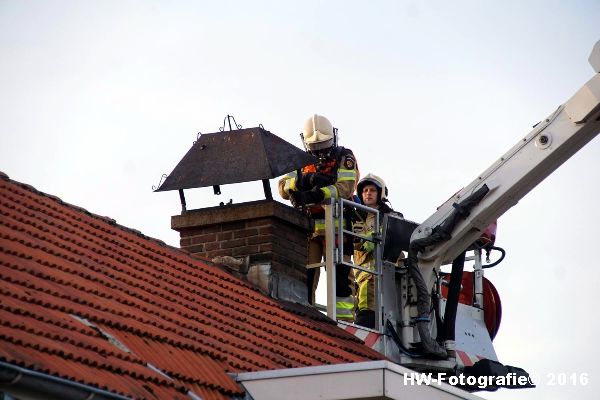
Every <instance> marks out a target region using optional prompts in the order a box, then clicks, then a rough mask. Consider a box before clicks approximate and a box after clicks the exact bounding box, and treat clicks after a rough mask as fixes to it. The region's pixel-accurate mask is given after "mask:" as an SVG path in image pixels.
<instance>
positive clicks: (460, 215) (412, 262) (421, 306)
mask: <svg viewBox="0 0 600 400" xmlns="http://www.w3.org/2000/svg"><path fill="white" fill-rule="evenodd" d="M488 192H489V188H488V187H487V185H483V186H482V187H480V188H479V189H477V190H476V191H475V192H474V193H472V194H471V195H470V196H468V197H467V198H465V199H464V200H463V201H462V202H460V203H454V204H453V205H452V206H453V207H454V210H453V211H452V212H451V213H450V215H449V216H448V217H447V218H446V219H445V220H444V221H443V222H442V223H441V224H440V225H437V226H436V227H434V228H433V230H432V233H431V234H430V235H429V236H427V237H424V238H420V239H416V240H413V241H411V242H410V245H409V246H408V257H407V263H408V272H409V273H410V276H411V278H412V279H413V282H414V284H415V287H416V288H417V318H416V319H415V320H416V323H417V328H418V330H419V336H420V337H421V342H422V344H423V349H424V350H425V352H426V353H428V354H430V355H432V356H434V357H437V358H447V357H448V353H447V352H446V350H445V349H444V348H443V347H441V346H440V345H439V343H437V342H436V341H435V340H433V339H432V338H431V332H430V330H429V321H430V320H429V314H430V310H429V291H428V290H427V284H426V283H425V279H423V275H422V274H421V270H420V269H419V259H418V255H419V253H420V252H422V251H424V250H425V249H426V248H427V247H428V246H433V245H435V244H438V243H440V242H444V241H446V240H448V239H450V238H451V237H452V236H451V233H452V231H453V230H454V226H455V225H456V223H457V222H458V221H459V219H465V218H467V217H468V216H469V213H470V211H471V209H472V208H473V207H475V205H477V204H478V203H479V202H480V201H481V199H483V198H484V197H485V195H486V194H487V193H488Z"/></svg>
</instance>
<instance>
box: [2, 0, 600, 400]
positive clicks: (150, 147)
mask: <svg viewBox="0 0 600 400" xmlns="http://www.w3.org/2000/svg"><path fill="white" fill-rule="evenodd" d="M599 21H600V2H598V1H597V0H589V1H584V0H579V1H568V2H567V1H552V0H548V1H451V2H450V1H389V2H385V1H368V2H367V1H361V2H358V1H293V2H292V1H288V2H284V1H271V2H263V1H260V2H259V1H210V2H209V1H204V2H202V1H193V2H192V1H190V2H184V1H177V2H172V1H169V2H167V1H96V2H91V1H73V2H69V1H6V0H0V170H1V171H3V172H5V173H7V174H8V175H9V176H10V177H11V178H12V179H15V180H18V181H21V182H26V183H28V184H31V185H33V186H35V187H36V188H37V189H39V190H42V191H44V192H47V193H51V194H54V195H56V196H59V197H61V198H62V199H63V200H64V201H67V202H69V203H72V204H76V205H79V206H82V207H84V208H86V209H88V210H90V211H91V212H94V213H97V214H101V215H107V216H110V217H112V218H114V219H116V220H117V222H118V223H120V224H122V225H125V226H129V227H132V228H135V229H139V230H141V231H142V232H144V233H145V234H147V235H149V236H152V237H155V238H159V239H162V240H164V241H165V242H167V243H169V244H172V245H175V246H178V234H177V233H176V232H174V231H172V230H171V229H170V217H171V216H172V215H175V214H178V213H179V212H180V204H179V198H178V195H177V193H176V192H166V193H153V192H152V186H153V185H157V184H158V183H159V180H160V177H161V175H162V174H165V173H166V174H168V173H169V172H171V170H172V169H173V168H174V166H175V165H176V164H177V163H178V162H179V160H180V159H181V158H182V157H183V155H184V154H185V153H186V152H187V150H188V149H189V148H190V147H191V145H192V142H193V141H194V140H195V139H196V134H197V132H203V133H209V132H215V131H218V128H219V127H220V126H222V124H223V118H224V117H225V115H227V114H233V115H234V116H235V118H236V120H237V122H238V123H239V124H242V125H243V126H244V127H252V126H257V125H258V124H263V125H264V127H265V128H266V129H268V130H270V131H271V132H273V133H275V134H277V135H279V136H281V137H282V138H284V139H286V140H288V141H289V142H291V143H293V144H295V145H297V146H301V144H300V139H299V136H298V133H299V132H300V130H301V128H302V125H303V122H304V120H305V119H306V118H307V117H308V116H310V115H311V114H313V113H320V114H323V115H325V116H327V117H328V118H329V119H330V120H331V121H332V122H333V123H334V125H335V126H337V127H338V128H339V130H340V143H341V144H342V145H343V146H346V147H349V148H351V149H352V150H353V151H354V153H355V154H356V157H357V159H358V163H359V167H360V170H361V173H362V174H363V175H366V174H367V173H368V172H373V173H375V174H377V175H380V176H382V177H383V178H384V179H385V180H386V181H387V184H388V187H389V190H390V196H389V197H390V199H391V201H392V204H393V206H394V208H395V209H397V210H399V211H402V212H403V213H404V215H405V216H406V217H407V218H409V219H412V220H415V221H422V220H425V219H426V218H427V217H428V216H429V215H430V214H432V213H433V212H434V211H435V209H436V207H437V206H438V205H440V204H441V203H443V202H444V201H445V200H446V199H447V198H448V197H449V196H450V195H452V194H453V193H454V192H456V191H457V190H458V189H460V188H461V187H463V186H464V185H466V184H468V183H469V182H470V181H471V180H472V179H474V178H475V177H476V176H477V174H479V173H480V172H482V171H483V170H485V169H486V168H487V167H488V166H489V165H490V164H492V163H493V162H494V161H495V160H497V159H498V158H499V157H500V156H501V155H502V154H504V153H505V152H506V151H507V150H508V149H509V148H511V147H512V146H513V145H514V144H515V143H516V142H517V141H519V140H520V139H521V138H522V137H524V135H526V134H527V133H528V132H529V131H530V130H531V127H532V126H533V125H534V124H535V123H537V122H538V121H540V120H541V119H543V118H545V117H546V116H547V115H549V114H550V113H551V112H553V111H554V110H555V109H556V107H558V106H559V105H560V104H562V103H564V102H565V101H566V100H567V99H568V98H569V97H570V96H571V95H572V94H573V93H575V91H576V90H578V89H579V88H580V87H581V86H582V85H583V84H584V83H585V82H586V81H587V80H588V79H589V78H591V77H592V75H593V73H594V72H593V70H592V68H591V67H590V65H589V64H588V62H587V58H588V56H589V53H590V51H591V49H592V46H593V45H594V43H595V42H596V41H597V40H600V22H599ZM235 167H236V168H244V165H238V166H235ZM599 183H600V139H598V138H596V139H595V140H593V141H592V142H591V143H590V144H589V145H587V146H586V147H585V148H584V149H582V150H581V151H580V152H579V153H577V154H576V155H575V156H574V157H573V158H572V159H570V160H569V161H567V162H566V163H565V164H564V165H563V166H562V167H561V168H560V169H558V170H557V171H556V172H555V173H554V174H552V175H551V176H550V177H549V178H548V179H546V180H545V181H544V182H543V183H542V184H540V185H539V186H538V187H537V188H535V189H534V190H533V191H532V192H531V193H530V194H529V195H528V196H526V197H525V198H524V199H522V200H521V201H520V202H519V204H517V205H516V206H515V207H514V208H512V209H511V210H509V211H508V212H507V213H506V214H505V215H504V216H503V217H502V218H501V219H500V220H499V227H498V240H497V245H499V246H501V247H503V248H505V249H506V251H507V253H508V254H507V257H506V261H504V262H503V263H502V264H501V265H500V266H498V267H497V268H495V269H492V270H489V271H486V276H487V277H488V278H489V279H490V280H491V281H492V282H493V283H494V285H495V286H496V288H497V289H498V291H499V293H500V296H501V299H502V303H503V315H502V324H501V326H500V331H499V333H498V336H497V338H496V340H495V348H496V352H497V354H498V357H499V359H500V361H501V362H503V363H505V364H509V365H515V366H519V367H522V368H524V369H526V370H527V371H529V372H530V373H532V374H535V375H537V376H539V377H540V380H539V381H540V385H539V387H538V388H536V389H529V390H521V391H509V390H506V389H505V390H500V391H499V392H497V393H493V394H483V396H484V397H487V398H490V399H564V398H569V397H570V398H577V399H597V398H598V393H600V363H599V362H598V357H599V356H600V350H598V349H599V347H598V344H597V338H598V334H599V331H600V322H599V319H598V310H597V306H598V304H599V302H598V298H597V295H598V292H599V291H600V290H599V289H600V278H599V276H600V275H599V271H600V262H599V261H598V255H597V252H596V250H597V249H598V240H599V239H600V235H599V234H598V225H599V223H600V211H599V209H598V204H599V203H600V189H599V188H598V187H599ZM271 184H272V187H273V190H274V192H276V185H275V182H272V183H271ZM222 192H223V194H222V195H221V196H214V195H213V194H212V190H211V189H210V188H205V189H196V190H189V191H187V198H188V208H190V209H193V208H200V207H207V206H213V205H217V204H218V203H219V202H220V201H225V202H227V201H229V199H233V201H234V202H236V203H237V202H241V201H247V200H256V199H261V198H262V197H263V192H262V185H261V184H260V183H259V182H253V183H247V184H242V185H230V186H223V187H222ZM276 197H277V198H278V196H276ZM561 373H564V374H567V377H568V380H567V382H566V383H565V384H564V385H560V384H559V383H560V382H559V379H555V380H554V382H553V381H552V374H554V376H555V378H558V375H559V374H561ZM573 374H575V375H573ZM581 374H588V378H589V382H588V383H587V385H585V386H584V385H582V384H581V380H580V378H581V377H582V375H581ZM573 378H575V382H573V381H572V379H573ZM552 383H554V384H555V385H551V384H552Z"/></svg>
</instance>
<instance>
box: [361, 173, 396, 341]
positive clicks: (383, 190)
mask: <svg viewBox="0 0 600 400" xmlns="http://www.w3.org/2000/svg"><path fill="white" fill-rule="evenodd" d="M356 193H357V195H358V197H359V198H360V200H361V202H362V204H364V205H366V206H367V207H371V208H375V209H378V210H379V226H382V223H383V217H384V216H385V214H387V213H394V214H395V215H399V216H402V214H401V213H397V212H395V211H394V210H393V209H392V208H391V207H390V206H388V205H387V204H386V202H387V195H388V189H387V186H386V185H385V182H384V181H383V179H381V178H380V177H378V176H377V175H373V174H368V175H367V176H365V177H364V178H362V179H361V180H360V182H359V183H358V185H357V188H356ZM374 227H375V214H373V213H367V212H365V211H362V210H356V212H355V218H354V222H353V224H352V230H353V231H354V232H355V233H359V234H361V235H365V236H371V235H373V233H374ZM373 249H374V244H373V242H369V241H367V240H360V239H358V240H356V241H355V243H354V264H356V265H359V266H361V267H363V268H368V269H373V270H374V269H375V256H374V254H373ZM402 257H403V254H402ZM356 284H357V285H358V295H357V311H356V318H355V323H356V324H357V325H361V326H364V327H367V328H372V329H373V328H375V293H374V292H375V281H374V276H373V274H370V273H368V272H364V271H359V272H358V274H357V275H356Z"/></svg>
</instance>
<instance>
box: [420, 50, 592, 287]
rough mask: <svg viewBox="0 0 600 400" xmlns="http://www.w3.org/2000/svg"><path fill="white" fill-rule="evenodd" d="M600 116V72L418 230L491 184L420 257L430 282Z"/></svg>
mask: <svg viewBox="0 0 600 400" xmlns="http://www.w3.org/2000/svg"><path fill="white" fill-rule="evenodd" d="M599 58H600V42H598V43H597V44H596V46H595V47H594V50H593V51H592V55H591V56H590V62H591V63H592V64H593V66H594V67H595V68H596V65H594V63H593V62H592V60H597V59H599ZM599 119H600V74H598V73H597V74H596V75H595V76H594V77H593V78H592V79H590V80H589V81H588V82H587V83H586V84H585V85H584V86H583V87H582V88H581V89H580V90H579V91H578V92H577V93H575V95H574V96H573V97H571V98H570V99H569V100H568V101H567V102H566V103H565V104H563V105H561V106H560V107H559V108H558V109H557V110H556V111H555V112H554V113H552V114H551V115H550V116H549V117H548V118H546V119H545V120H544V121H542V122H540V123H539V124H538V125H536V126H535V127H534V129H533V130H532V131H531V132H530V133H529V134H528V135H527V136H526V137H525V138H524V139H522V140H520V141H519V142H518V143H517V144H516V145H515V146H514V147H513V148H512V149H510V150H509V151H508V152H507V153H506V154H505V155H504V156H502V157H501V158H500V159H499V160H498V161H496V162H495V163H494V164H493V165H492V166H491V167H489V168H488V169H487V170H486V171H485V172H483V173H482V174H481V175H479V176H478V177H477V178H476V179H475V180H474V181H473V182H471V183H470V184H469V185H468V186H466V187H465V188H464V189H462V190H461V191H460V192H459V193H457V194H456V195H455V196H454V197H452V198H451V199H449V200H448V201H446V203H444V205H442V206H441V207H440V208H439V209H438V210H437V211H436V212H435V213H434V214H433V215H431V216H430V217H429V218H428V219H427V220H426V221H425V222H423V223H422V224H421V225H420V226H419V227H418V228H417V229H416V230H415V232H414V233H413V235H412V237H411V241H412V240H415V239H420V238H423V237H427V236H429V234H430V233H431V230H432V229H433V228H434V227H436V226H437V225H439V224H441V223H442V222H443V221H444V220H445V219H446V218H447V217H448V216H449V215H450V213H452V211H453V210H454V207H453V203H460V202H461V201H462V200H463V199H464V198H465V197H467V196H469V195H470V194H472V193H473V192H474V191H476V190H477V189H479V188H481V187H482V186H483V185H487V186H488V188H489V190H490V191H489V193H488V194H487V195H486V196H485V197H484V198H483V199H482V200H481V202H480V203H479V204H477V205H476V206H475V207H474V208H473V209H472V210H471V213H470V215H469V216H468V217H467V218H466V219H465V220H460V221H459V222H458V223H457V224H456V226H455V227H454V230H453V231H452V238H450V239H449V240H447V241H445V242H442V243H439V244H437V245H434V246H431V248H428V249H426V250H425V251H424V252H422V253H421V254H420V255H419V266H420V268H421V269H422V270H423V272H424V278H425V281H426V282H427V281H429V279H428V278H430V276H428V272H429V271H431V268H433V267H439V266H440V265H443V264H447V263H450V262H452V260H453V259H455V258H456V257H457V256H458V255H459V254H460V253H462V252H463V251H464V250H465V249H466V248H467V247H468V246H469V245H471V244H472V243H473V242H475V241H476V240H477V239H478V238H479V236H480V235H481V232H482V231H483V230H484V229H485V228H486V227H487V226H488V225H489V224H490V223H492V222H493V221H494V220H496V219H497V218H498V217H500V216H501V215H502V214H504V213H505V212H506V211H507V210H508V209H509V208H511V207H512V206H514V205H515V204H517V202H518V201H519V200H520V199H521V198H522V197H524V196H525V195H526V194H527V193H528V192H529V191H530V190H531V189H533V188H534V187H535V186H536V185H537V184H538V183H540V182H541V181H542V180H544V179H545V178H546V177H547V176H548V175H550V174H551V173H552V172H553V171H554V170H555V169H556V168H558V167H559V166H560V165H561V164H562V163H563V162H565V161H566V160H567V159H569V158H570V157H571V156H572V155H573V154H575V153H576V152H577V151H578V150H579V149H581V148H582V147H583V146H585V145H586V144H587V143H588V142H589V141H590V140H592V139H593V138H594V137H595V136H596V135H598V133H599V132H600V121H599ZM430 282H431V281H430Z"/></svg>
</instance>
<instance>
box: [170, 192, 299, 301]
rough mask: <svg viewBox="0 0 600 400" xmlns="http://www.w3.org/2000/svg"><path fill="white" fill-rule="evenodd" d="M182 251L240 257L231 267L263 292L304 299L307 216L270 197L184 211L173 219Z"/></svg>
mask: <svg viewBox="0 0 600 400" xmlns="http://www.w3.org/2000/svg"><path fill="white" fill-rule="evenodd" d="M171 228H173V229H174V230H176V231H178V232H179V233H180V235H181V236H180V245H181V248H182V249H184V250H187V251H189V252H190V253H192V254H194V255H198V256H201V257H204V258H207V259H209V260H211V259H213V258H214V257H218V256H231V257H235V258H240V259H243V260H244V264H243V265H241V266H239V267H237V268H235V270H234V271H233V272H234V273H235V274H236V275H238V276H239V277H241V278H242V279H246V280H248V281H250V282H252V283H254V284H255V285H257V286H258V287H259V288H260V289H261V290H262V291H263V292H264V293H266V294H267V295H269V296H271V297H274V298H278V299H282V300H289V301H295V302H301V303H306V299H307V288H306V262H307V246H306V245H307V235H308V233H309V232H310V231H311V221H310V219H309V218H308V217H307V216H306V215H304V214H302V213H301V212H299V211H298V210H296V209H294V208H292V207H289V206H287V205H284V204H281V203H279V202H277V201H274V200H259V201H253V202H247V203H240V204H231V205H223V206H218V207H211V208H202V209H198V210H190V211H185V212H183V213H182V214H181V215H175V216H173V217H172V218H171Z"/></svg>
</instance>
